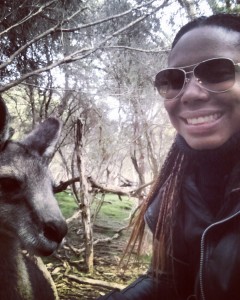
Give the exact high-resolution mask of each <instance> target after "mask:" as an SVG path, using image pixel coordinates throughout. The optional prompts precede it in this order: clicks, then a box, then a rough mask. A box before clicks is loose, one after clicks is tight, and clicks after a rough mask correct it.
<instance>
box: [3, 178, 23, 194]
mask: <svg viewBox="0 0 240 300" xmlns="http://www.w3.org/2000/svg"><path fill="white" fill-rule="evenodd" d="M20 187H21V182H20V181H19V180H17V179H15V178H8V177H4V178H0V190H2V191H3V192H16V191H18V190H19V189H20Z"/></svg>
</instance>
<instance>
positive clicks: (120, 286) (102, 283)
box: [64, 275, 126, 290]
mask: <svg viewBox="0 0 240 300" xmlns="http://www.w3.org/2000/svg"><path fill="white" fill-rule="evenodd" d="M64 276H65V277H67V278H69V279H71V280H73V281H75V282H77V283H83V284H90V285H94V286H101V287H106V288H111V289H118V290H122V289H124V288H125V287H126V285H123V284H120V283H115V282H108V281H103V280H97V279H92V278H86V277H78V276H76V275H64Z"/></svg>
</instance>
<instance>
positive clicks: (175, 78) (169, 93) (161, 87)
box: [155, 69, 185, 99]
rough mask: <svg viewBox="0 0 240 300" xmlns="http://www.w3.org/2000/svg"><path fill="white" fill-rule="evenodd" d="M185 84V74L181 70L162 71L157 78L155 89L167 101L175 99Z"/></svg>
mask: <svg viewBox="0 0 240 300" xmlns="http://www.w3.org/2000/svg"><path fill="white" fill-rule="evenodd" d="M184 82H185V73H184V71H183V70H180V69H166V70H162V71H160V72H159V73H158V74H157V75H156V78H155V87H156V88H157V90H158V92H159V94H160V95H161V96H162V97H163V98H165V99H173V98H175V97H177V95H178V94H179V93H180V92H181V90H182V88H183V86H184Z"/></svg>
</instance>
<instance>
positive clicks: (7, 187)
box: [0, 99, 67, 300]
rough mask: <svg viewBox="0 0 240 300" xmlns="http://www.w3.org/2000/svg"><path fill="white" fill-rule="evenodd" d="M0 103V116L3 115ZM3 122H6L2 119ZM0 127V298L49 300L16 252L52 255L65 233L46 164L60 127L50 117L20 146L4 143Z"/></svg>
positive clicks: (33, 269) (48, 293) (41, 282)
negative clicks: (26, 251)
mask: <svg viewBox="0 0 240 300" xmlns="http://www.w3.org/2000/svg"><path fill="white" fill-rule="evenodd" d="M3 107H4V103H3V102H2V100H1V99H0V118H1V117H3V118H4V116H1V113H3V114H4V113H6V112H7V110H6V109H1V108H3ZM6 120H7V119H6ZM3 123H4V126H2V128H0V137H1V151H0V299H1V300H5V299H7V300H11V299H12V300H33V299H34V300H35V299H39V300H40V299H41V300H42V299H44V300H52V299H55V297H54V296H53V292H52V291H51V287H50V286H49V285H48V283H47V281H46V279H45V278H44V276H42V275H41V271H40V270H39V269H38V268H37V267H36V266H35V265H34V263H33V262H32V261H30V260H29V259H28V258H25V257H23V255H22V249H26V250H28V251H29V252H30V253H32V254H38V255H50V254H52V253H53V252H54V251H55V250H56V249H57V247H58V246H59V244H60V243H61V241H62V239H63V237H64V236H65V234H66V232H67V226H66V222H65V220H64V218H63V216H62V214H61V211H60V209H59V207H58V204H57V201H56V199H55V197H54V194H53V191H52V180H51V176H50V174H49V171H48V163H49V159H50V158H51V156H52V154H53V151H54V147H55V145H56V142H57V140H58V137H59V134H60V130H61V125H60V123H59V121H58V120H57V119H54V118H50V119H48V120H46V121H45V122H43V123H41V124H40V125H39V126H38V127H37V128H36V129H35V130H34V131H32V132H31V133H30V134H29V135H28V136H27V137H26V138H25V139H24V140H23V141H21V142H13V141H7V138H8V134H6V133H7V131H8V129H7V128H8V124H7V122H5V121H4V122H3Z"/></svg>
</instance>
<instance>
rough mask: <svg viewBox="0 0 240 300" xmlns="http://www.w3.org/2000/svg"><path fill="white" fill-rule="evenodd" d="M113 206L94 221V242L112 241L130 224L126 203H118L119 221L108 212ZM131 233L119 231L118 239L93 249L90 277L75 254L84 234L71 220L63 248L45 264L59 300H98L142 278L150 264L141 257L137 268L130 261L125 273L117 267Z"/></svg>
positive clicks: (133, 261) (146, 259)
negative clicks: (120, 211)
mask: <svg viewBox="0 0 240 300" xmlns="http://www.w3.org/2000/svg"><path fill="white" fill-rule="evenodd" d="M112 203H113V204H114V201H113V202H108V203H107V204H106V207H105V212H106V213H104V209H103V210H102V213H101V214H99V215H98V217H97V219H96V221H95V225H94V240H96V239H106V238H110V237H112V236H113V235H114V234H116V233H117V232H118V230H119V229H121V228H123V227H124V226H126V225H127V224H128V222H129V218H128V217H127V216H129V214H130V210H132V207H133V206H132V204H131V205H129V204H128V202H124V203H120V204H121V205H120V206H121V209H122V210H123V215H121V216H120V217H121V218H120V219H119V218H117V217H116V214H115V207H114V209H112V207H111V209H110V208H109V205H110V206H111V205H112ZM107 205H108V206H107ZM118 213H119V210H118ZM118 215H119V214H118ZM130 230H131V229H127V230H124V231H122V233H121V234H120V235H119V236H118V238H116V239H113V240H112V241H110V242H99V243H98V244H97V245H95V246H94V272H93V273H92V274H89V273H86V272H85V270H84V269H85V267H84V263H83V255H84V254H83V253H81V254H76V253H74V251H75V250H76V249H79V245H80V244H81V242H82V239H83V235H82V234H83V233H82V226H81V222H80V221H79V219H74V220H72V221H71V222H70V223H69V232H68V235H67V243H66V244H65V246H64V247H62V248H61V249H60V250H59V251H58V253H57V254H56V255H55V256H54V257H51V258H50V259H47V260H45V263H46V264H47V267H48V269H49V270H50V272H51V274H52V277H53V279H54V281H55V283H56V287H57V290H58V293H59V297H60V300H75V299H81V300H92V299H97V298H98V297H99V296H101V295H104V294H106V293H108V292H109V291H111V290H113V289H114V287H117V288H120V289H121V288H123V287H124V286H127V285H128V284H129V283H130V282H132V281H133V280H134V279H135V278H137V277H138V276H139V275H140V274H144V273H145V272H146V270H147V268H148V264H149V257H148V255H146V257H144V258H145V259H144V260H143V261H142V262H141V263H140V264H138V263H137V262H136V260H135V259H134V258H132V259H131V261H130V262H129V263H128V266H127V269H126V270H123V268H121V267H120V266H119V261H120V259H121V257H122V253H123V250H124V248H125V247H126V242H127V240H128V238H129V234H130ZM69 244H70V247H69ZM73 250H74V251H73Z"/></svg>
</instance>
